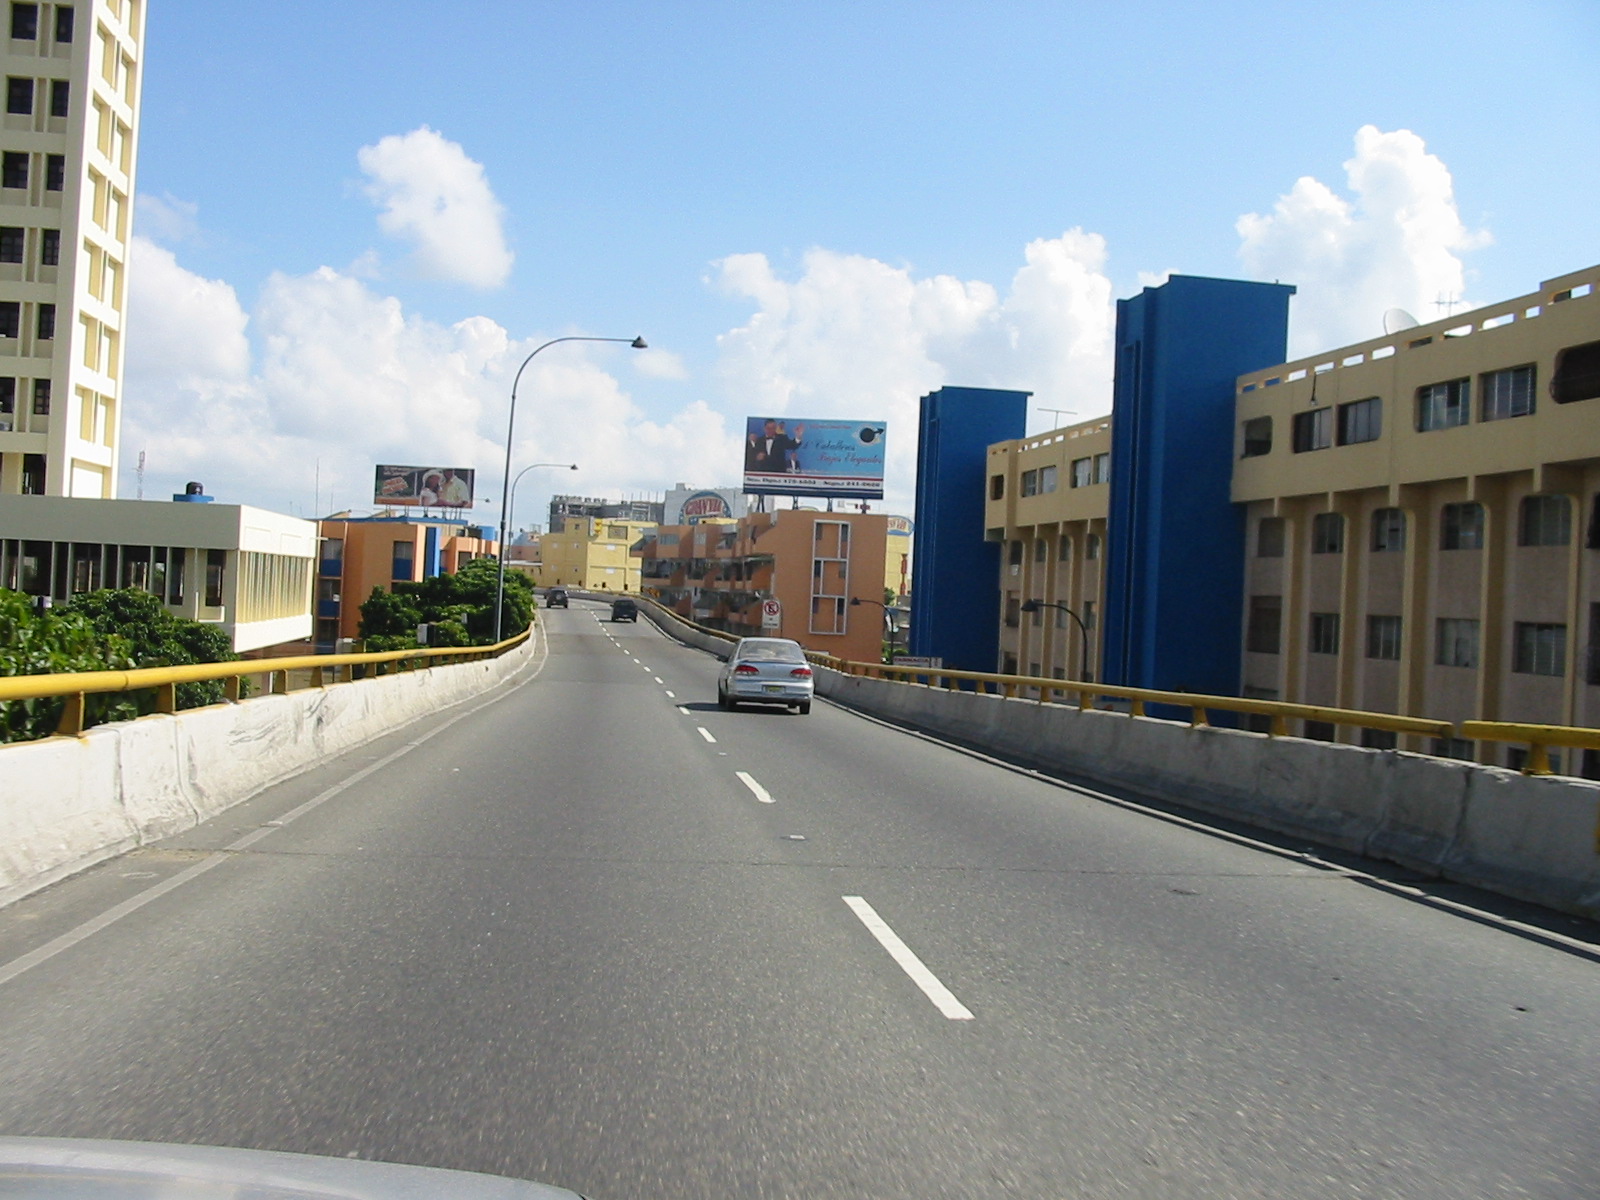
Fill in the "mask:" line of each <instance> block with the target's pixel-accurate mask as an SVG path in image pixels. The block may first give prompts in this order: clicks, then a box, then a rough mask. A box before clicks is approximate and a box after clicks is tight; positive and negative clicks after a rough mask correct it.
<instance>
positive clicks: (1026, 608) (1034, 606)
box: [1022, 600, 1089, 679]
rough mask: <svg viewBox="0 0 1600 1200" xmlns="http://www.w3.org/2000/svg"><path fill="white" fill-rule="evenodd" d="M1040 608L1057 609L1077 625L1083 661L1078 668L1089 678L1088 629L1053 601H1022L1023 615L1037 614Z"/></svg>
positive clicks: (1080, 620)
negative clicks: (1081, 642)
mask: <svg viewBox="0 0 1600 1200" xmlns="http://www.w3.org/2000/svg"><path fill="white" fill-rule="evenodd" d="M1041 608H1059V609H1060V610H1061V611H1062V612H1064V613H1066V614H1067V616H1069V617H1071V618H1072V619H1073V620H1074V621H1076V622H1077V623H1078V629H1079V630H1080V631H1081V632H1082V634H1083V661H1082V662H1081V663H1079V664H1078V666H1079V669H1080V670H1081V671H1082V673H1083V676H1084V678H1085V679H1087V678H1088V676H1089V627H1088V626H1087V625H1085V624H1084V623H1083V618H1082V617H1080V616H1079V615H1078V614H1077V613H1075V612H1073V611H1072V610H1071V609H1070V608H1068V607H1067V606H1066V605H1065V604H1057V603H1056V602H1055V601H1053V600H1024V601H1023V602H1022V611H1023V612H1025V613H1032V612H1038V611H1039V610H1040V609H1041Z"/></svg>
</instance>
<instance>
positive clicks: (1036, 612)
mask: <svg viewBox="0 0 1600 1200" xmlns="http://www.w3.org/2000/svg"><path fill="white" fill-rule="evenodd" d="M1028 615H1029V616H1031V617H1032V618H1033V627H1034V628H1035V629H1037V628H1039V626H1041V625H1043V624H1044V607H1043V605H1035V606H1034V608H1033V611H1032V612H1031V613H1029V614H1028ZM1033 673H1034V674H1035V675H1037V674H1038V673H1039V672H1038V670H1035V671H1034V672H1033Z"/></svg>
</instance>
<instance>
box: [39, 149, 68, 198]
mask: <svg viewBox="0 0 1600 1200" xmlns="http://www.w3.org/2000/svg"><path fill="white" fill-rule="evenodd" d="M66 186H67V156H66V155H65V154H46V155H45V156H44V190H45V191H47V192H59V191H61V190H62V189H63V188H65V187H66Z"/></svg>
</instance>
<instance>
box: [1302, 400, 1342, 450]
mask: <svg viewBox="0 0 1600 1200" xmlns="http://www.w3.org/2000/svg"><path fill="white" fill-rule="evenodd" d="M1331 445H1333V409H1331V408H1314V409H1312V410H1311V411H1310V412H1303V413H1295V415H1294V431H1293V435H1292V448H1293V450H1294V452H1295V453H1296V454H1304V453H1305V452H1306V451H1307V450H1326V449H1327V448H1328V447H1329V446H1331Z"/></svg>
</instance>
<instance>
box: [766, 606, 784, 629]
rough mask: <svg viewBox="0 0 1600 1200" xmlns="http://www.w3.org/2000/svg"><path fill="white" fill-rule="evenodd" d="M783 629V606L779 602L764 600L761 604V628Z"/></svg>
mask: <svg viewBox="0 0 1600 1200" xmlns="http://www.w3.org/2000/svg"><path fill="white" fill-rule="evenodd" d="M782 627H783V605H781V604H779V603H778V601H777V600H775V599H774V600H763V601H762V602H761V628H763V629H781V628H782Z"/></svg>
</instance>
